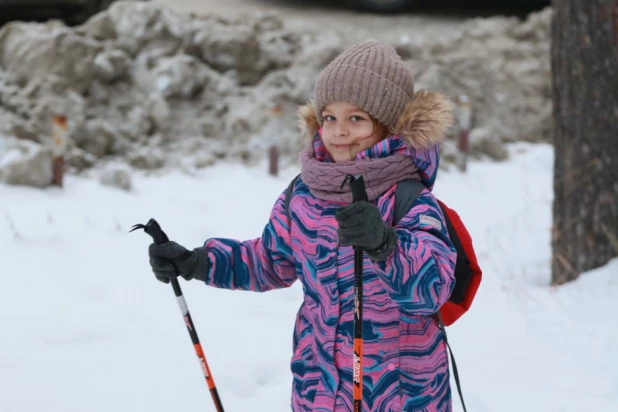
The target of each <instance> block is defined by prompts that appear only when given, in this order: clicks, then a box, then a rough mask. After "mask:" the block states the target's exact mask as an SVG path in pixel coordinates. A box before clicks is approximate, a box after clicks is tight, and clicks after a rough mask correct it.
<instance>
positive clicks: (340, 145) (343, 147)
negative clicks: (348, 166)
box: [333, 144, 352, 150]
mask: <svg viewBox="0 0 618 412" xmlns="http://www.w3.org/2000/svg"><path fill="white" fill-rule="evenodd" d="M333 147H334V148H335V149H337V150H343V149H349V148H350V147H352V145H351V144H334V145H333Z"/></svg>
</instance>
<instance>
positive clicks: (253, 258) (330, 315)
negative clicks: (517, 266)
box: [149, 42, 456, 412]
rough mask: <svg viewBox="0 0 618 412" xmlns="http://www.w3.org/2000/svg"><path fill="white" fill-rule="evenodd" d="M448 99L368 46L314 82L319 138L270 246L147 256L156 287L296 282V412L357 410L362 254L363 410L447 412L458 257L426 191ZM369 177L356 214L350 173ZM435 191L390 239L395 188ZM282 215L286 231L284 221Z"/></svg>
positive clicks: (252, 243) (311, 115) (276, 217)
mask: <svg viewBox="0 0 618 412" xmlns="http://www.w3.org/2000/svg"><path fill="white" fill-rule="evenodd" d="M452 109H453V105H452V103H451V102H450V101H448V100H447V99H446V98H445V97H444V96H443V95H441V94H437V93H428V92H425V91H419V92H416V93H414V81H413V77H412V74H411V73H410V72H409V71H408V70H407V68H406V67H405V65H404V63H403V61H402V60H401V58H400V57H399V56H398V55H397V53H396V52H395V50H394V49H393V48H391V47H390V46H388V45H384V44H380V43H375V42H368V43H363V44H359V45H356V46H354V47H351V48H349V49H347V50H345V51H344V52H343V53H342V54H341V55H339V56H338V57H337V58H336V59H335V60H333V61H332V62H331V63H330V64H329V65H328V66H327V67H326V68H325V69H324V70H323V71H322V72H321V73H320V75H319V78H318V81H317V84H316V88H315V104H314V103H309V104H308V105H306V106H304V107H301V108H300V110H299V115H300V116H299V117H300V118H301V119H302V126H303V128H304V129H305V131H307V132H308V133H309V135H310V136H311V138H312V140H311V142H310V143H309V144H308V145H307V146H306V148H305V149H304V150H303V151H302V153H301V154H300V161H301V163H302V173H301V178H300V179H298V180H297V181H296V182H295V184H294V186H293V196H292V197H291V201H290V203H289V204H288V205H286V201H285V200H286V197H285V195H284V194H282V195H281V196H280V197H279V199H278V200H277V201H276V203H275V205H274V208H273V210H272V214H271V217H270V221H269V222H268V224H267V225H266V228H265V229H264V232H263V234H262V237H260V238H257V239H253V240H248V241H238V240H230V239H209V240H207V241H206V242H205V244H204V245H203V246H202V247H198V248H195V249H193V250H192V251H189V250H187V249H185V248H184V247H182V246H180V245H179V244H177V243H175V242H168V243H164V244H161V245H154V244H152V245H151V246H150V249H149V254H150V262H151V265H152V268H153V271H154V273H155V275H156V277H157V278H158V279H159V280H161V281H163V282H169V279H170V278H171V277H174V276H176V274H175V272H174V269H173V266H172V264H171V261H173V262H174V263H175V264H176V266H177V267H178V269H179V273H180V276H182V277H184V278H185V279H194V278H195V279H199V280H201V281H203V282H205V283H206V284H207V285H210V286H215V287H219V288H226V289H243V290H253V291H257V292H265V291H268V290H272V289H275V288H284V287H288V286H290V285H292V284H293V283H294V282H295V281H296V280H297V279H299V280H300V281H301V282H302V285H303V290H304V301H303V303H302V305H301V307H300V310H299V312H298V315H297V320H296V327H295V331H294V340H293V356H292V360H291V369H292V374H293V388H292V409H293V411H324V412H327V411H352V368H351V365H352V362H351V359H352V348H353V331H352V324H353V318H354V298H353V285H354V264H353V261H354V251H353V246H360V247H362V248H363V249H364V250H365V257H364V259H365V262H364V273H363V282H364V287H363V288H364V289H363V290H364V299H363V305H364V315H363V316H364V322H363V335H364V336H363V338H364V342H363V410H364V411H407V412H412V411H419V412H420V411H423V412H449V411H451V390H450V386H449V372H448V360H447V353H446V348H445V344H444V340H443V335H442V332H441V330H440V329H439V327H438V324H437V322H436V321H435V320H434V318H433V316H432V315H434V314H435V313H436V312H437V311H438V309H439V308H440V306H441V305H442V304H443V303H444V302H446V301H447V299H448V297H449V295H450V293H451V290H452V288H453V286H454V280H453V279H454V270H455V258H456V253H455V248H454V247H453V245H452V243H451V241H450V240H449V238H448V234H447V229H446V224H445V221H444V217H443V215H442V213H441V211H440V208H439V206H438V204H437V201H436V199H435V198H434V196H433V195H432V193H431V189H432V187H433V184H434V181H435V178H436V172H437V168H438V146H437V144H438V143H439V141H440V140H441V139H442V138H443V136H444V135H445V133H446V130H447V129H448V127H450V125H451V123H452V121H453V115H452ZM348 174H352V175H358V174H361V175H362V176H363V177H364V179H365V184H366V187H367V194H368V198H369V201H368V202H358V203H354V204H351V205H350V202H351V200H352V196H351V193H350V189H349V187H348V186H343V187H342V182H343V181H344V179H345V177H346V175H348ZM406 179H418V180H420V181H421V182H422V183H423V184H424V185H425V186H426V187H427V189H426V190H424V191H423V193H422V194H421V195H420V196H419V197H418V198H417V200H416V202H415V203H414V205H413V206H412V208H411V210H410V211H409V212H408V214H407V215H406V216H404V217H403V218H402V219H401V221H400V222H399V223H397V225H396V226H395V227H392V221H393V210H394V196H395V188H396V184H397V183H398V182H400V181H402V180H406ZM288 212H289V216H291V219H290V220H288Z"/></svg>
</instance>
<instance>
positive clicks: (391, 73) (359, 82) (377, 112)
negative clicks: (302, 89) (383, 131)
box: [315, 41, 414, 130]
mask: <svg viewBox="0 0 618 412" xmlns="http://www.w3.org/2000/svg"><path fill="white" fill-rule="evenodd" d="M413 95H414V77H413V75H412V73H411V72H410V71H409V70H408V69H407V67H406V66H405V65H404V63H403V61H402V60H401V57H399V55H398V54H397V52H396V51H395V49H394V48H393V47H391V46H389V45H387V44H382V43H377V42H373V41H371V42H366V43H361V44H357V45H355V46H352V47H350V48H348V49H346V50H344V52H343V53H341V54H340V55H339V56H337V57H336V58H335V59H334V60H333V61H332V62H331V63H330V64H329V65H328V66H327V67H326V68H325V69H324V70H322V72H321V73H320V75H319V76H318V80H317V83H316V86H315V100H316V107H315V108H316V113H315V114H316V117H317V119H318V122H319V124H320V126H321V125H322V124H323V123H324V118H323V117H322V111H323V110H324V107H326V106H327V105H328V104H330V103H334V102H346V103H351V104H353V105H355V106H358V107H359V108H361V109H363V110H364V111H366V112H367V113H369V115H370V116H371V117H373V118H374V119H376V120H377V121H378V122H380V123H381V124H382V125H383V126H386V127H387V128H388V129H389V130H392V129H393V127H394V126H395V123H396V122H397V119H398V118H399V115H400V114H401V112H402V111H403V109H404V108H405V106H406V104H407V103H409V102H410V100H412V97H413Z"/></svg>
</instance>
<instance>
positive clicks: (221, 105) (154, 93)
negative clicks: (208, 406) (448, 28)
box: [0, 2, 551, 172]
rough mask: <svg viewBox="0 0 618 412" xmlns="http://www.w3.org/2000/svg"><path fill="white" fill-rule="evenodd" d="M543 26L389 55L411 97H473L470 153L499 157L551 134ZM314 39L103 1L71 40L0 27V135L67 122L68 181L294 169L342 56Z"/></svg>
mask: <svg viewBox="0 0 618 412" xmlns="http://www.w3.org/2000/svg"><path fill="white" fill-rule="evenodd" d="M550 16H551V11H550V10H549V9H547V10H545V11H543V12H541V13H539V14H535V15H532V16H531V17H530V18H529V19H528V20H526V21H524V22H519V21H517V20H515V19H503V18H492V19H481V20H473V21H470V22H469V23H467V24H465V25H464V26H463V28H462V31H461V33H460V34H459V35H457V36H456V37H455V38H449V39H435V38H424V37H422V36H420V35H419V36H414V37H413V38H412V40H410V36H408V35H413V34H414V31H412V30H411V29H407V28H402V33H404V34H405V35H406V36H408V39H407V41H404V42H403V43H400V44H396V45H395V46H396V47H397V48H398V50H399V51H400V53H401V54H402V55H403V56H404V58H405V59H406V60H407V61H408V62H409V64H410V66H411V67H412V68H413V69H414V70H415V72H416V73H418V75H417V80H418V81H417V83H418V88H421V87H429V88H433V89H436V90H441V91H444V92H446V93H448V94H450V95H452V96H453V97H456V96H458V95H460V94H466V95H468V96H470V97H471V98H472V104H473V106H474V127H475V128H476V130H475V131H474V132H473V133H472V140H473V141H472V148H473V151H474V152H475V153H476V154H478V153H485V154H489V155H490V156H491V157H493V158H497V159H500V158H504V157H505V154H506V152H505V151H504V149H503V147H502V146H501V143H502V142H503V141H512V140H520V139H525V140H546V139H547V137H548V136H549V132H550V120H551V119H550V115H551V113H550V111H551V110H550V108H551V101H550V100H551V96H550V93H549V84H550V77H549V46H548V44H549V20H550ZM325 29H326V28H324V27H319V28H316V29H315V30H314V31H308V30H309V29H306V30H307V31H304V32H299V31H296V32H294V31H291V30H290V29H288V28H286V27H285V25H284V24H283V22H282V20H281V19H280V18H279V17H277V16H275V15H268V14H263V15H251V16H243V17H239V18H237V19H232V18H226V19H224V18H221V17H217V16H194V15H187V14H181V13H177V12H174V11H172V10H171V9H169V8H166V7H165V6H164V5H161V4H157V3H150V2H147V3H146V2H137V3H134V2H117V3H114V4H113V6H112V7H111V8H110V9H109V10H107V11H105V12H103V13H100V14H98V15H97V16H95V17H94V18H92V19H91V20H89V21H88V22H87V23H86V24H84V25H83V26H80V27H77V28H75V29H73V28H68V27H66V26H64V25H63V24H62V23H60V22H48V23H45V24H33V23H18V22H14V23H10V24H7V25H6V26H5V27H3V28H2V29H1V30H0V102H1V104H0V135H7V136H15V137H17V138H20V139H27V140H31V141H33V142H43V141H44V140H45V138H46V136H49V135H50V134H51V116H52V115H53V114H55V113H60V114H64V115H66V116H67V118H68V121H69V127H70V134H71V141H72V144H71V148H70V153H69V158H68V161H67V164H68V166H69V167H70V169H71V171H73V172H79V171H82V170H84V169H88V168H91V167H92V166H94V165H98V164H99V163H101V161H102V160H103V161H106V160H107V159H110V158H117V159H121V160H122V161H124V162H126V163H128V164H130V165H131V166H133V167H135V168H141V169H157V168H161V167H163V166H170V167H181V168H183V169H195V168H200V167H204V166H208V165H211V164H213V163H215V162H216V161H218V160H219V159H222V158H235V159H242V160H243V161H246V162H247V161H248V162H253V161H255V160H257V159H260V158H263V157H264V155H265V152H266V148H267V147H268V146H270V145H272V144H278V145H280V146H281V149H282V153H284V155H291V156H288V159H294V158H295V154H296V153H297V152H298V150H299V148H300V147H301V145H302V144H303V139H302V138H301V136H299V133H298V130H297V127H296V117H295V111H296V108H297V106H298V105H299V104H303V103H305V102H306V100H307V99H309V98H311V97H312V92H313V85H314V81H315V78H316V76H317V75H318V73H319V71H320V70H321V69H322V68H323V67H324V66H325V65H326V64H327V63H328V62H329V61H330V60H331V59H332V58H333V57H334V56H335V55H336V54H337V53H339V52H340V51H341V50H343V48H344V47H345V46H347V45H346V44H344V42H343V41H342V40H341V38H340V37H339V36H338V35H337V34H335V33H334V32H329V31H327V30H325ZM455 133H456V131H453V134H455ZM449 153H451V154H452V147H450V152H449V146H448V145H447V149H446V154H447V156H445V158H446V159H447V160H448V159H449V156H448V154H449Z"/></svg>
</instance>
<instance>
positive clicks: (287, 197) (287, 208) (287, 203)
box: [283, 174, 300, 227]
mask: <svg viewBox="0 0 618 412" xmlns="http://www.w3.org/2000/svg"><path fill="white" fill-rule="evenodd" d="M298 179H300V174H299V175H297V176H296V177H295V178H294V179H293V180H292V181H291V182H290V184H289V185H288V188H287V190H286V191H285V203H284V204H283V208H284V209H285V213H286V214H287V216H288V227H289V226H290V225H291V224H292V213H291V212H290V202H291V201H292V194H293V193H294V186H296V182H298Z"/></svg>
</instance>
